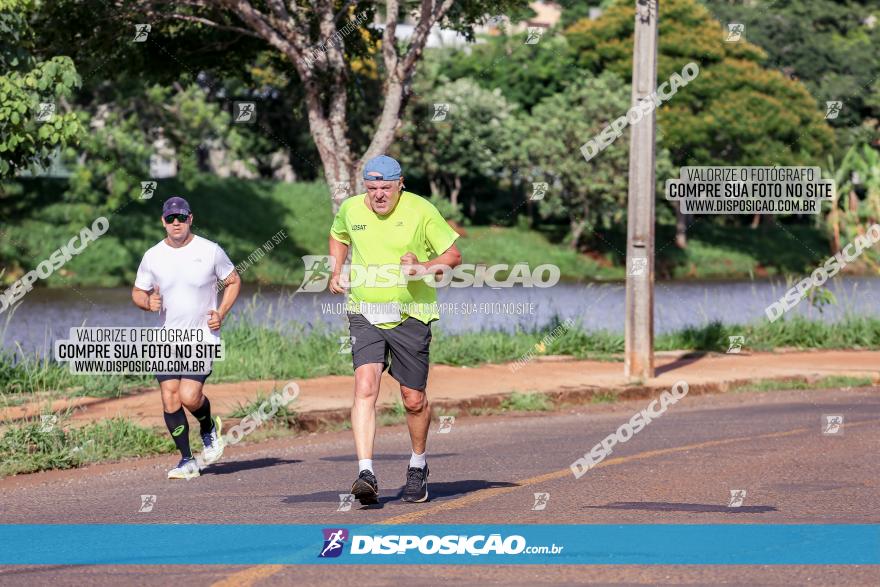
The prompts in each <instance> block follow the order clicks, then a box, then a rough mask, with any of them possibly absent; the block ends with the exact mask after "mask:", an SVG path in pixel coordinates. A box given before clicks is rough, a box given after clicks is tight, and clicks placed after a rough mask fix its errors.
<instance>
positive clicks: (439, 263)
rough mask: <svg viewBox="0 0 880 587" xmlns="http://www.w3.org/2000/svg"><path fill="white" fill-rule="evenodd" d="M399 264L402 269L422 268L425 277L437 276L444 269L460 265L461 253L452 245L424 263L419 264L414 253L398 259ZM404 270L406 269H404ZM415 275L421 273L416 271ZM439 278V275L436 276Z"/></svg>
mask: <svg viewBox="0 0 880 587" xmlns="http://www.w3.org/2000/svg"><path fill="white" fill-rule="evenodd" d="M400 261H401V264H402V265H404V267H407V266H412V267H413V268H415V267H419V266H420V267H422V268H423V271H424V274H425V275H430V274H432V273H433V274H435V275H437V274H439V273H441V272H442V271H443V269H444V268H445V267H449V268H455V267H457V266H459V265H460V264H461V251H459V250H458V247H457V246H455V245H454V244H453V245H452V246H451V247H449V248H448V249H446V251H444V252H443V254H442V255H438V256H436V257H434V258H433V259H429V260H427V261H425V262H424V263H419V262H418V258H417V257H416V255H415V253H407V254H406V255H404V256H403V257H401V258H400ZM405 270H406V269H405ZM416 274H422V271H418V270H417V273H416ZM438 277H439V275H438Z"/></svg>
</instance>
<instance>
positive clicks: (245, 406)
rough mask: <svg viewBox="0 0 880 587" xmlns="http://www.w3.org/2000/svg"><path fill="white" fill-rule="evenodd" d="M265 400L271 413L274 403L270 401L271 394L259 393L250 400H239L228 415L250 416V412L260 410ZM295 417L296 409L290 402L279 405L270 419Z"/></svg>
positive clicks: (284, 420)
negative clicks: (242, 401) (244, 401)
mask: <svg viewBox="0 0 880 587" xmlns="http://www.w3.org/2000/svg"><path fill="white" fill-rule="evenodd" d="M263 402H267V403H266V408H265V410H264V411H265V412H266V413H270V412H271V410H272V404H271V403H270V402H269V396H268V395H264V394H262V393H258V394H257V397H255V398H254V399H253V400H251V401H249V402H246V403H241V402H239V403H238V405H237V406H236V407H235V408H234V409H233V410H232V411H231V412H230V413H229V414H228V416H229V417H230V418H239V419H241V418H244V417H245V416H249V415H250V414H254V413H258V410H259V409H260V406H261V405H262V404H263ZM294 418H296V411H295V410H293V409H292V408H291V405H290V404H288V405H286V406H282V405H279V406H278V408H277V410H276V411H275V414H274V415H273V416H272V417H271V418H270V420H276V421H281V422H287V421H290V420H293V419H294Z"/></svg>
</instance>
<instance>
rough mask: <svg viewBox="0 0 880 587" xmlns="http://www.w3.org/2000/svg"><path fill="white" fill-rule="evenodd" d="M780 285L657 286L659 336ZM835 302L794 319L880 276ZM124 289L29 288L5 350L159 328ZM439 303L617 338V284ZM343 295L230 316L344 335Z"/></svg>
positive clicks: (775, 295)
mask: <svg viewBox="0 0 880 587" xmlns="http://www.w3.org/2000/svg"><path fill="white" fill-rule="evenodd" d="M787 287H788V286H786V284H785V282H784V281H782V280H776V281H772V280H761V281H711V282H707V281H702V282H697V281H677V282H658V283H657V284H656V286H655V299H654V320H655V322H654V325H655V331H656V333H658V334H662V333H664V332H669V331H674V330H678V329H681V328H683V327H685V326H700V325H703V324H706V323H709V322H712V321H716V320H717V321H720V322H722V323H728V324H732V323H738V324H744V323H749V322H757V321H760V320H766V316H765V313H764V308H765V307H766V306H767V305H768V304H770V303H771V302H773V301H775V300H777V299H779V298H780V297H781V296H782V295H783V293H784V292H785V290H786V289H787ZM828 287H829V289H830V290H831V291H832V292H834V294H835V296H836V297H837V303H836V304H835V305H831V306H826V307H825V308H824V309H823V311H822V312H821V313H820V312H819V311H818V310H817V309H816V308H814V307H812V306H811V305H810V303H809V302H808V301H806V300H805V301H803V302H801V303H800V304H799V305H798V306H797V307H796V308H795V310H793V312H792V313H797V314H801V315H804V316H807V317H810V318H814V319H821V320H828V321H833V320H838V319H840V318H841V317H843V316H844V315H845V314H847V313H849V314H853V315H858V316H877V317H880V278H871V277H847V278H839V279H836V280H835V281H834V282H833V283H830V284H828ZM130 293H131V290H130V289H129V288H121V287H120V288H82V289H35V290H33V291H31V292H30V293H29V294H27V295H26V296H25V297H24V299H23V300H22V302H21V303H20V304H19V305H18V306H17V307H16V308H15V309H14V311H10V310H7V311H6V312H4V313H3V314H0V329H3V339H2V342H3V345H4V346H5V347H7V348H17V345H19V344H20V345H21V348H22V349H23V350H24V351H26V352H28V353H31V352H34V351H36V352H39V353H42V352H44V349H46V348H51V345H52V341H54V339H55V338H58V337H62V338H67V334H68V330H69V329H70V328H72V327H77V326H157V325H158V324H157V322H156V319H157V315H155V314H150V313H147V312H143V311H142V310H140V309H138V308H136V307H135V306H134V305H132V303H131V298H130ZM438 297H439V301H440V303H441V304H445V306H444V309H445V311H443V312H441V320H440V322H439V323H435V329H438V328H439V329H442V330H443V331H444V332H448V333H457V332H466V331H483V330H502V331H507V332H510V331H513V330H516V329H523V330H533V329H535V328H539V329H540V328H544V327H546V326H548V325H549V324H550V323H551V322H552V321H553V320H554V319H558V320H560V321H562V320H565V319H567V318H574V319H575V320H576V321H580V322H581V323H582V324H583V325H584V327H585V328H586V329H587V330H599V329H602V330H610V331H615V332H623V326H624V302H625V287H624V284H622V283H601V284H597V283H592V284H559V285H557V286H554V287H552V288H546V289H541V288H523V287H516V288H504V289H500V288H499V289H493V288H489V287H482V288H473V287H471V288H445V289H441V290H439V294H438ZM342 301H343V298H341V297H340V296H333V295H330V294H328V293H321V294H306V293H300V294H297V293H296V290H295V289H294V288H284V287H263V288H260V289H258V288H256V287H254V286H245V287H244V288H243V289H242V293H241V296H240V297H239V301H238V302H237V304H236V306H235V308H234V309H233V312H232V313H233V315H237V316H238V317H241V316H243V315H248V316H249V318H250V319H251V320H253V321H255V322H257V323H260V324H264V325H267V326H271V327H275V328H279V327H281V328H283V327H284V326H285V325H301V326H303V327H304V328H306V329H311V328H315V327H319V328H323V327H328V326H329V327H331V328H332V329H334V330H339V329H342V328H343V325H344V318H343V316H342V313H341V311H342V308H341V305H342V304H341V302H342Z"/></svg>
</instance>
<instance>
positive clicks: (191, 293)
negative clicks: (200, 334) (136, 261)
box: [134, 235, 235, 342]
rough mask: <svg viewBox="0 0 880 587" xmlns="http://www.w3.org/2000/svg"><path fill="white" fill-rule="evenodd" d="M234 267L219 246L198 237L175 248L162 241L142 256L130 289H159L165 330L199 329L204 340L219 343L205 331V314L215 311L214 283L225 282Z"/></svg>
mask: <svg viewBox="0 0 880 587" xmlns="http://www.w3.org/2000/svg"><path fill="white" fill-rule="evenodd" d="M233 269H235V266H234V265H233V264H232V261H230V260H229V257H228V256H227V255H226V253H225V252H224V251H223V249H222V248H220V245H218V244H217V243H215V242H213V241H209V240H208V239H206V238H202V237H200V236H198V235H193V239H192V240H191V241H190V242H189V243H187V244H186V245H184V246H182V247H180V248H177V249H175V248H174V247H172V246H170V245H168V244H166V243H165V240H164V239H163V240H162V241H160V242H159V243H157V244H156V245H154V246H153V247H152V248H150V249H149V250H148V251H147V252H146V253H144V258H143V259H142V260H141V264H140V266H139V267H138V271H137V278H136V279H135V281H134V286H135V287H136V288H138V289H142V290H144V291H150V290H151V289H153V288H154V287H155V286H156V285H158V286H159V294H160V295H161V296H162V312H161V314H162V318H164V320H165V321H164V325H165V327H166V328H202V329H204V330H206V331H207V332H206V335H207V336H206V337H205V338H206V340H210V341H212V342H219V340H220V337H219V336H218V334H217V332H216V331H211V330H208V312H209V311H210V310H216V309H217V280H221V279H226V278H227V277H229V274H230V273H232V271H233Z"/></svg>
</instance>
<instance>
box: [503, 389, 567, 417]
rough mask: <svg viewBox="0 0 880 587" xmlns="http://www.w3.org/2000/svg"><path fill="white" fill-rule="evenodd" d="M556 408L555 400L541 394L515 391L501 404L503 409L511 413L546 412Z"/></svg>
mask: <svg viewBox="0 0 880 587" xmlns="http://www.w3.org/2000/svg"><path fill="white" fill-rule="evenodd" d="M553 407H554V405H553V400H552V399H550V398H549V397H548V396H547V395H546V394H543V393H539V392H531V393H519V392H516V391H514V392H513V393H511V394H510V395H509V396H507V397H506V398H504V401H502V402H501V409H502V410H504V411H510V412H546V411H549V410H552V409H553Z"/></svg>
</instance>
